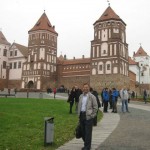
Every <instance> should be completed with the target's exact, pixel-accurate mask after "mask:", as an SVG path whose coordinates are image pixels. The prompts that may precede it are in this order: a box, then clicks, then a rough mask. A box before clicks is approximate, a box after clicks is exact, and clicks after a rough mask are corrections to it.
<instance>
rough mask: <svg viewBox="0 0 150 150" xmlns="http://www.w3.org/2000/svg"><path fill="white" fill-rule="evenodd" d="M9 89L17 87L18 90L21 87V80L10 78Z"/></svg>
mask: <svg viewBox="0 0 150 150" xmlns="http://www.w3.org/2000/svg"><path fill="white" fill-rule="evenodd" d="M8 88H9V89H15V88H16V89H17V90H18V91H19V90H20V89H21V80H9V81H8Z"/></svg>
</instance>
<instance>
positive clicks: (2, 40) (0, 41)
mask: <svg viewBox="0 0 150 150" xmlns="http://www.w3.org/2000/svg"><path fill="white" fill-rule="evenodd" d="M0 44H6V45H10V43H9V42H8V41H7V39H6V38H5V36H4V34H3V33H2V31H0Z"/></svg>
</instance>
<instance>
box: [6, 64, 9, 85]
mask: <svg viewBox="0 0 150 150" xmlns="http://www.w3.org/2000/svg"><path fill="white" fill-rule="evenodd" d="M9 69H10V66H9V64H8V65H7V66H6V83H7V84H6V86H7V88H8V83H9Z"/></svg>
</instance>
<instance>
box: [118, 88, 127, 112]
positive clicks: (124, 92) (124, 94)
mask: <svg viewBox="0 0 150 150" xmlns="http://www.w3.org/2000/svg"><path fill="white" fill-rule="evenodd" d="M120 97H121V101H122V112H123V113H124V112H129V109H128V98H129V94H128V91H127V89H126V88H125V87H124V88H123V89H122V90H121V91H120ZM125 108H126V110H125Z"/></svg>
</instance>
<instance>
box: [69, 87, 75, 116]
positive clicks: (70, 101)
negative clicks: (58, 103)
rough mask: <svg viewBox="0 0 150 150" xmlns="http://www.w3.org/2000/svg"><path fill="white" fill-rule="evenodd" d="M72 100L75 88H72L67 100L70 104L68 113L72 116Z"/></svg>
mask: <svg viewBox="0 0 150 150" xmlns="http://www.w3.org/2000/svg"><path fill="white" fill-rule="evenodd" d="M74 99H75V87H72V89H71V92H70V95H69V98H68V102H69V103H70V111H69V113H70V114H72V107H73V104H74Z"/></svg>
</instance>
